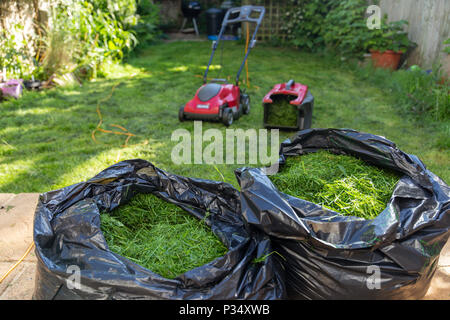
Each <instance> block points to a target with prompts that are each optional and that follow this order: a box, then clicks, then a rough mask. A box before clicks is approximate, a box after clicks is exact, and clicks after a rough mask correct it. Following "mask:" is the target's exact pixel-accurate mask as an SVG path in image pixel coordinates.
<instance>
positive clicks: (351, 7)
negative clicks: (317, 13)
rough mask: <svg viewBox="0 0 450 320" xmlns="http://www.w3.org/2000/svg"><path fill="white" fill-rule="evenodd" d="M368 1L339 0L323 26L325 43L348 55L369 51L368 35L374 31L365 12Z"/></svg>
mask: <svg viewBox="0 0 450 320" xmlns="http://www.w3.org/2000/svg"><path fill="white" fill-rule="evenodd" d="M366 9H367V1H365V0H345V1H339V2H338V3H337V4H336V5H335V6H333V8H332V9H331V10H330V11H329V12H328V14H327V15H326V17H325V19H324V21H323V23H322V24H323V27H322V33H323V38H324V42H325V45H326V46H327V47H329V48H331V49H333V50H336V51H339V52H340V53H341V54H343V55H346V56H354V55H362V54H364V53H365V52H367V43H366V37H367V35H368V34H369V33H370V32H371V31H372V30H369V29H368V28H367V25H366V20H365V18H364V17H365V12H366Z"/></svg>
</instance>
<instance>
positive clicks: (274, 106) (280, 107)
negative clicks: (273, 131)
mask: <svg viewBox="0 0 450 320" xmlns="http://www.w3.org/2000/svg"><path fill="white" fill-rule="evenodd" d="M271 99H272V101H273V102H272V103H271V104H268V106H267V108H268V110H267V119H266V124H268V125H270V126H274V127H297V117H298V109H297V106H294V105H292V104H290V103H289V102H290V101H291V100H292V99H295V96H286V95H281V94H278V95H273V96H271Z"/></svg>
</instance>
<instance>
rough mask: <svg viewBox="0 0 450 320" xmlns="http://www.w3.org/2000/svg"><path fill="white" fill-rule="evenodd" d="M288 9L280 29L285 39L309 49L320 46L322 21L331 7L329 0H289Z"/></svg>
mask: <svg viewBox="0 0 450 320" xmlns="http://www.w3.org/2000/svg"><path fill="white" fill-rule="evenodd" d="M288 7H289V9H288V10H287V12H286V13H285V23H284V25H283V26H282V27H281V30H282V31H283V32H284V33H285V35H286V40H287V41H288V42H289V43H291V44H293V45H294V46H296V47H305V48H309V49H311V50H317V49H319V48H322V47H323V46H324V44H325V41H324V38H323V22H324V19H325V17H326V15H327V13H328V12H329V11H330V9H331V8H332V7H333V1H331V0H289V6H288Z"/></svg>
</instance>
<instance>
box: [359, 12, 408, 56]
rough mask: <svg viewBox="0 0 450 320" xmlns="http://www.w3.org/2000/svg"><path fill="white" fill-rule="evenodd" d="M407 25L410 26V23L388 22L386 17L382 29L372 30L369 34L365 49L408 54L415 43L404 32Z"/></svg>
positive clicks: (401, 21) (402, 21)
mask: <svg viewBox="0 0 450 320" xmlns="http://www.w3.org/2000/svg"><path fill="white" fill-rule="evenodd" d="M405 25H408V21H406V20H400V21H394V22H388V21H387V16H384V18H383V20H382V21H381V27H380V29H374V30H370V32H368V33H367V36H366V39H365V41H364V47H365V48H366V49H373V50H376V51H380V52H385V51H386V50H393V51H396V52H403V53H404V52H406V51H407V50H408V48H409V47H410V46H411V45H412V44H413V43H412V42H411V41H410V40H409V39H408V33H407V32H405V31H404V26H405Z"/></svg>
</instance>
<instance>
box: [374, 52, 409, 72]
mask: <svg viewBox="0 0 450 320" xmlns="http://www.w3.org/2000/svg"><path fill="white" fill-rule="evenodd" d="M370 53H371V54H372V62H373V65H374V66H375V67H376V68H384V69H390V70H397V69H398V65H399V63H400V59H401V57H402V54H403V52H401V51H397V52H396V51H392V50H387V51H384V52H380V51H377V50H370Z"/></svg>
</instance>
